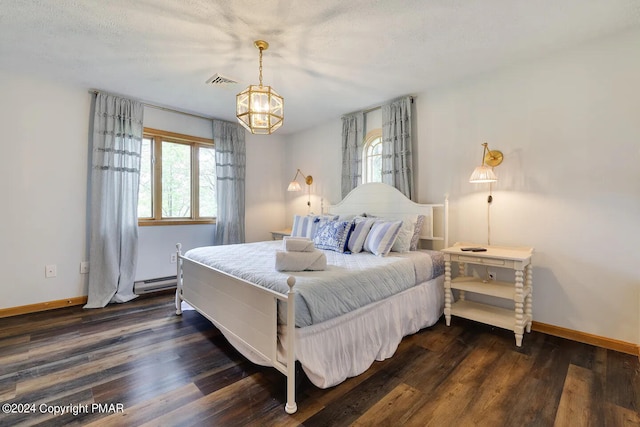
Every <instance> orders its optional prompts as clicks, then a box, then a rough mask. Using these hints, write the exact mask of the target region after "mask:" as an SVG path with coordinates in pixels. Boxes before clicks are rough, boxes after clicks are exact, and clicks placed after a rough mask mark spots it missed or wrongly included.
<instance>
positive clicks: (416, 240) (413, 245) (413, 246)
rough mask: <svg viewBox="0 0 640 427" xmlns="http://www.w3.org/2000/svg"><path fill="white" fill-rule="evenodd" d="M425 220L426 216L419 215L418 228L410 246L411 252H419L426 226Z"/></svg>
mask: <svg viewBox="0 0 640 427" xmlns="http://www.w3.org/2000/svg"><path fill="white" fill-rule="evenodd" d="M425 218H426V217H425V216H424V215H418V218H417V219H416V226H415V228H414V230H413V236H412V237H411V244H410V245H409V250H410V251H417V250H418V243H419V242H420V232H421V231H422V225H423V224H424V220H425Z"/></svg>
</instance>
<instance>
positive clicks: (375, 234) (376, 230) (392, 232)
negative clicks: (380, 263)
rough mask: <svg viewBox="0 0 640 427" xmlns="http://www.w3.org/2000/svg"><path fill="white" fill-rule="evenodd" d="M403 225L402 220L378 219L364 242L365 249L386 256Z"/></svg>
mask: <svg viewBox="0 0 640 427" xmlns="http://www.w3.org/2000/svg"><path fill="white" fill-rule="evenodd" d="M400 227H402V221H376V222H374V223H373V225H372V226H371V230H370V231H369V234H368V235H367V239H366V240H365V242H364V250H365V251H368V252H371V253H372V254H375V255H378V256H385V255H387V254H388V253H389V251H390V250H391V247H392V246H393V243H394V242H395V241H396V238H397V237H398V233H399V232H400Z"/></svg>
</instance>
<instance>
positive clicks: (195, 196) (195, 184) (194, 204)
mask: <svg viewBox="0 0 640 427" xmlns="http://www.w3.org/2000/svg"><path fill="white" fill-rule="evenodd" d="M199 176H200V163H199V161H198V144H191V218H192V219H197V218H200V203H199V201H200V180H199Z"/></svg>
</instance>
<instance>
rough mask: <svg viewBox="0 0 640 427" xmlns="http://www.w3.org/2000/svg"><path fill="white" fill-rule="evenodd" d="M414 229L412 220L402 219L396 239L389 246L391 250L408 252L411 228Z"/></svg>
mask: <svg viewBox="0 0 640 427" xmlns="http://www.w3.org/2000/svg"><path fill="white" fill-rule="evenodd" d="M414 229H415V225H414V222H413V221H412V220H409V219H405V220H404V221H402V226H401V227H400V231H399V232H398V237H397V238H396V241H395V242H394V243H393V246H391V251H392V252H409V248H410V247H411V238H412V237H413V230H414Z"/></svg>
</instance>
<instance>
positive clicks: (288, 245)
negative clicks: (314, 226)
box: [282, 236, 316, 252]
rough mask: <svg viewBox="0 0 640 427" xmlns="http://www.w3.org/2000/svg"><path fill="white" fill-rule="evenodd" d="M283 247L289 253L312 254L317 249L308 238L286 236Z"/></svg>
mask: <svg viewBox="0 0 640 427" xmlns="http://www.w3.org/2000/svg"><path fill="white" fill-rule="evenodd" d="M282 246H283V248H284V250H285V251H289V252H312V251H314V250H315V249H316V246H315V245H314V244H313V240H311V239H309V238H306V237H291V236H285V237H284V238H283V239H282Z"/></svg>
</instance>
